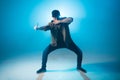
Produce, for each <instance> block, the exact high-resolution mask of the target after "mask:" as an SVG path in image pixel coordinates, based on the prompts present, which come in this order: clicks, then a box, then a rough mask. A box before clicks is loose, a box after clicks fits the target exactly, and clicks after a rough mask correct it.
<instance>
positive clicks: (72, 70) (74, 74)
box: [0, 49, 120, 80]
mask: <svg viewBox="0 0 120 80" xmlns="http://www.w3.org/2000/svg"><path fill="white" fill-rule="evenodd" d="M106 56H107V55H104V56H103V55H102V54H94V57H93V55H88V54H84V56H83V66H82V67H83V68H84V69H86V70H87V73H83V72H81V71H77V70H76V55H75V54H74V53H73V52H71V51H69V50H64V49H63V50H56V51H54V52H52V53H51V54H50V55H49V58H48V63H47V72H45V73H40V74H36V71H37V70H38V69H39V68H40V66H41V52H35V53H34V52H33V53H32V54H30V55H28V54H27V55H22V56H19V57H18V56H17V57H14V58H9V59H6V60H4V61H3V62H2V63H1V64H0V80H120V70H118V69H119V67H118V66H117V62H116V61H115V59H114V58H112V57H110V56H109V57H108V58H106Z"/></svg>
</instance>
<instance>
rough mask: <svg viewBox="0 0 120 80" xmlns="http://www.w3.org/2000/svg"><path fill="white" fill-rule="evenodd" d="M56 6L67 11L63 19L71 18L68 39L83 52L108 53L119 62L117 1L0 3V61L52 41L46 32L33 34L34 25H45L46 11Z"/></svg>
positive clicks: (40, 48) (11, 0)
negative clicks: (58, 5) (72, 19)
mask: <svg viewBox="0 0 120 80" xmlns="http://www.w3.org/2000/svg"><path fill="white" fill-rule="evenodd" d="M52 4H53V5H52ZM55 4H56V5H55ZM57 4H60V5H62V4H64V6H63V8H66V7H67V8H66V9H64V10H63V11H65V12H62V11H61V13H66V12H68V14H69V15H67V13H66V14H64V16H71V17H73V18H74V22H73V23H72V24H71V25H70V31H71V36H72V38H73V41H74V42H75V43H76V44H77V45H78V46H79V47H80V48H81V49H82V50H83V52H85V53H86V54H89V53H96V54H110V55H112V56H113V57H114V58H116V60H119V55H120V23H119V22H120V9H119V0H60V1H58V0H51V1H50V0H0V61H2V62H4V60H6V59H9V58H11V57H13V58H14V57H16V56H20V55H26V54H33V53H34V52H37V51H43V50H44V49H45V47H46V46H47V45H48V44H49V43H50V40H51V39H50V34H49V31H48V32H43V31H34V30H33V26H34V25H35V24H36V23H38V22H39V25H40V26H42V25H46V24H47V23H48V22H49V21H50V20H51V19H50V18H49V17H51V14H48V13H51V9H50V10H49V8H53V10H54V9H56V7H55V6H57ZM67 4H70V6H71V7H72V8H71V10H70V9H68V8H69V6H67ZM81 4H82V6H83V8H84V10H83V12H82V10H81ZM65 5H66V6H65ZM41 6H42V7H41ZM53 6H54V7H53ZM36 8H37V9H36ZM59 8H60V7H59ZM59 8H57V9H59ZM76 8H77V9H76ZM73 9H76V10H73ZM36 10H39V11H38V13H37V11H36ZM47 10H49V11H47ZM67 10H68V11H67ZM46 12H47V13H46ZM81 13H82V14H81ZM79 14H80V15H79ZM84 14H85V15H84ZM37 16H38V18H37ZM46 16H47V17H46ZM48 16H49V17H48ZM82 16H83V17H82ZM38 20H39V21H38ZM72 27H75V28H76V29H74V28H73V29H72Z"/></svg>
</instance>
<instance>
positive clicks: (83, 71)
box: [77, 67, 87, 73]
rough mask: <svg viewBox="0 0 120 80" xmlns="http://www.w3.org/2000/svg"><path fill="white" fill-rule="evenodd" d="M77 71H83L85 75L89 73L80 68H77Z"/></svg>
mask: <svg viewBox="0 0 120 80" xmlns="http://www.w3.org/2000/svg"><path fill="white" fill-rule="evenodd" d="M77 70H80V71H82V72H84V73H87V71H86V70H85V69H83V68H81V67H79V68H78V67H77Z"/></svg>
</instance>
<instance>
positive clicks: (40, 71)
mask: <svg viewBox="0 0 120 80" xmlns="http://www.w3.org/2000/svg"><path fill="white" fill-rule="evenodd" d="M42 72H46V69H45V68H41V69H39V70H38V71H37V72H36V73H37V74H38V73H42Z"/></svg>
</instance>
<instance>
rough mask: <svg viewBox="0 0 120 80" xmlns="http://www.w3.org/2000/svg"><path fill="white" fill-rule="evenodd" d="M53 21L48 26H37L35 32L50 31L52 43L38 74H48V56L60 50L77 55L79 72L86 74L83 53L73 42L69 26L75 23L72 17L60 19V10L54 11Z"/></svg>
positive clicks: (44, 54)
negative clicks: (63, 49)
mask: <svg viewBox="0 0 120 80" xmlns="http://www.w3.org/2000/svg"><path fill="white" fill-rule="evenodd" d="M52 17H53V20H52V21H51V22H50V23H49V24H48V25H46V26H42V27H38V26H35V27H34V29H35V30H44V31H47V30H50V31H51V37H52V43H51V44H49V45H48V47H47V48H46V49H45V50H44V52H43V55H42V67H41V69H39V70H38V71H37V73H41V72H46V63H47V58H48V54H49V53H50V52H52V51H54V50H56V49H59V48H67V49H69V50H71V51H73V52H75V53H76V55H77V70H81V71H83V72H85V73H86V70H84V69H83V68H82V67H81V63H82V51H81V50H80V49H79V48H78V47H77V46H76V45H75V43H74V42H73V41H72V39H71V36H70V32H69V27H68V25H69V24H70V23H71V22H72V21H73V18H71V17H68V18H66V17H64V18H60V12H59V11H58V10H53V11H52Z"/></svg>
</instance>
